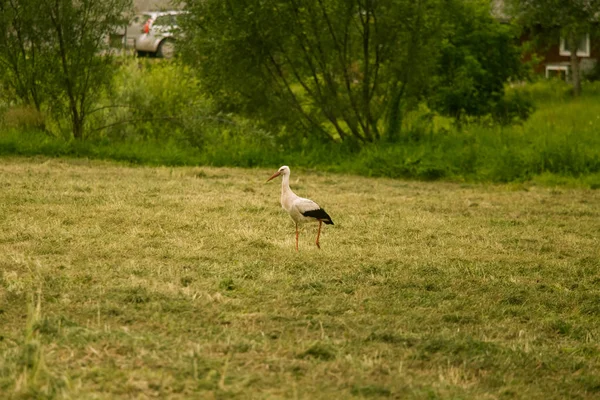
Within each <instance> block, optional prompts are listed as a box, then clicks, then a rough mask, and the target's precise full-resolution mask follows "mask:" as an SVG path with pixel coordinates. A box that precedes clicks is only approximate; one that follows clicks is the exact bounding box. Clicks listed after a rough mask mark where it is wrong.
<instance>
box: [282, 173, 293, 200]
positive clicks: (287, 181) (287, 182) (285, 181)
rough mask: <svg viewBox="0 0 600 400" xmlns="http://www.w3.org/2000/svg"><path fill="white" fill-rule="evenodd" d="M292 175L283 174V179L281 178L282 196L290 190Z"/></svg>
mask: <svg viewBox="0 0 600 400" xmlns="http://www.w3.org/2000/svg"><path fill="white" fill-rule="evenodd" d="M290 191H291V189H290V175H289V174H285V175H283V179H281V196H284V195H285V194H286V193H288V192H290Z"/></svg>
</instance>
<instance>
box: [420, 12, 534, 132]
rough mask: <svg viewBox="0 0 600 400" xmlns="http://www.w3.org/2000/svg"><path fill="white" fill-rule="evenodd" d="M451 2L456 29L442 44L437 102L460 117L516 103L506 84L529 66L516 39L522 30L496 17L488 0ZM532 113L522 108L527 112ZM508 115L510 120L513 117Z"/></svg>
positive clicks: (452, 28)
mask: <svg viewBox="0 0 600 400" xmlns="http://www.w3.org/2000/svg"><path fill="white" fill-rule="evenodd" d="M448 5H449V7H448V8H447V13H448V23H447V24H448V25H449V26H448V27H447V28H446V29H447V30H448V31H449V32H450V33H449V34H448V35H447V37H446V38H445V40H444V41H443V44H442V48H441V50H440V52H441V58H440V61H439V63H438V70H437V74H436V75H435V76H434V77H433V80H434V83H433V85H432V87H431V88H432V90H433V93H432V95H431V96H430V104H431V106H432V107H433V108H434V109H436V110H438V111H440V112H441V113H443V114H446V115H450V116H453V117H455V118H456V119H459V120H460V119H461V118H462V117H463V116H483V115H487V114H491V113H495V112H496V109H497V108H500V109H502V108H504V109H508V108H510V107H511V106H512V103H513V102H511V101H510V100H507V99H505V98H504V97H503V95H504V85H505V83H506V82H507V81H508V80H509V79H511V78H518V77H520V75H521V74H522V70H523V68H524V67H523V64H522V61H521V54H520V51H519V48H518V47H517V46H515V44H514V43H515V42H516V40H517V36H516V34H517V31H516V30H515V29H514V28H513V27H511V26H510V25H507V24H500V23H498V22H497V21H495V20H494V19H493V17H492V16H491V14H490V12H489V4H488V2H474V3H467V2H449V3H448ZM521 103H522V102H521ZM516 108H519V106H518V105H516ZM515 111H517V110H515ZM513 113H514V111H512V112H510V113H509V112H506V113H505V114H513ZM527 115H528V113H527V112H521V116H524V117H525V118H526V117H527ZM506 119H508V120H509V121H510V119H511V117H506V118H505V121H506Z"/></svg>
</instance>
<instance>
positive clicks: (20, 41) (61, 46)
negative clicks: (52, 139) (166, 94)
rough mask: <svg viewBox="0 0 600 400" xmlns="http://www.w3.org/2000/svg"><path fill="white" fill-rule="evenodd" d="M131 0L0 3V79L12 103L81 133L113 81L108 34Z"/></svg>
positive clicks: (129, 5)
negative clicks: (98, 100) (104, 91)
mask: <svg viewBox="0 0 600 400" xmlns="http://www.w3.org/2000/svg"><path fill="white" fill-rule="evenodd" d="M130 7H131V0H108V1H93V0H81V1H72V0H57V1H45V0H27V1H23V0H17V1H10V2H9V1H1V2H0V79H1V83H2V84H3V86H5V87H6V88H7V93H8V94H9V95H11V96H12V97H13V98H12V100H13V101H16V102H20V103H23V104H25V105H30V106H33V107H35V108H36V109H37V110H38V111H42V112H44V113H46V112H47V113H48V114H49V115H51V116H52V117H53V118H54V120H55V122H56V125H58V127H59V130H60V129H61V127H60V125H61V124H64V122H67V124H68V126H69V128H70V131H71V133H72V135H73V137H74V138H77V139H82V138H83V137H84V131H85V123H86V120H87V117H88V115H89V114H90V113H91V112H92V111H93V108H94V105H95V102H96V96H98V95H99V94H100V92H101V91H102V90H103V89H104V88H105V87H106V85H107V84H108V82H109V81H110V79H111V76H112V73H113V69H114V67H115V66H114V63H113V57H112V55H111V54H110V52H109V51H108V42H107V40H106V39H107V38H108V36H109V34H110V33H112V32H113V31H114V30H115V29H116V28H117V27H119V26H120V25H122V24H123V22H124V17H123V15H124V13H125V12H126V11H128V10H129V9H130Z"/></svg>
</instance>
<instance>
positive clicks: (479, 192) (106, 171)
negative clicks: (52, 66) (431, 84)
mask: <svg viewBox="0 0 600 400" xmlns="http://www.w3.org/2000/svg"><path fill="white" fill-rule="evenodd" d="M290 166H291V167H292V176H291V186H292V188H293V189H294V190H295V191H296V192H297V193H298V194H300V195H303V196H307V197H310V198H313V199H314V200H316V201H317V202H319V203H320V204H321V205H322V206H323V207H324V208H325V209H326V210H327V211H328V213H329V214H330V215H331V216H332V218H333V220H334V222H335V225H334V226H326V227H325V229H324V231H323V234H322V237H321V250H318V249H317V248H316V246H314V243H313V241H314V236H315V234H316V226H305V227H304V228H303V229H302V231H301V235H300V251H299V252H295V251H294V226H293V223H292V221H291V219H290V218H289V217H288V216H287V215H286V214H285V212H284V211H283V210H281V208H280V206H279V203H278V200H279V191H280V186H279V183H280V182H279V181H276V182H269V183H268V184H266V183H265V180H266V179H267V178H268V177H269V176H270V175H271V173H272V172H274V170H272V169H265V168H260V169H258V168H257V169H236V168H214V167H164V166H163V167H161V166H156V167H153V166H137V167H135V166H134V167H132V166H129V165H124V164H118V163H113V162H104V161H94V160H91V161H90V160H87V159H67V158H59V159H53V158H46V157H35V158H14V157H4V158H0V188H1V189H0V254H1V257H0V393H2V394H3V396H2V397H3V398H9V399H25V398H65V399H68V398H72V399H92V398H94V399H114V398H269V399H271V398H306V399H309V398H310V399H320V398H336V399H342V398H402V399H435V398H440V399H441V398H479V399H486V398H489V399H504V398H519V399H565V398H574V399H592V398H598V396H600V345H599V342H598V341H599V338H600V289H599V287H600V268H599V267H600V261H599V260H600V250H599V249H600V243H599V238H600V226H599V224H598V221H599V220H600V192H599V191H597V190H590V189H583V188H570V187H567V186H561V187H552V186H539V185H535V184H532V183H531V182H530V183H510V184H501V185H497V184H496V185H492V184H469V183H450V182H417V181H403V180H391V179H387V178H367V177H358V176H350V175H338V174H334V173H331V172H323V171H318V170H307V169H301V168H295V166H294V165H290Z"/></svg>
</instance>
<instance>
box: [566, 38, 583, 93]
mask: <svg viewBox="0 0 600 400" xmlns="http://www.w3.org/2000/svg"><path fill="white" fill-rule="evenodd" d="M578 44H579V43H578V42H577V35H575V34H573V33H572V34H570V35H569V38H568V45H569V51H570V52H571V82H572V83H573V96H575V97H579V96H580V95H581V73H580V69H579V57H577V47H579V46H578Z"/></svg>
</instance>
